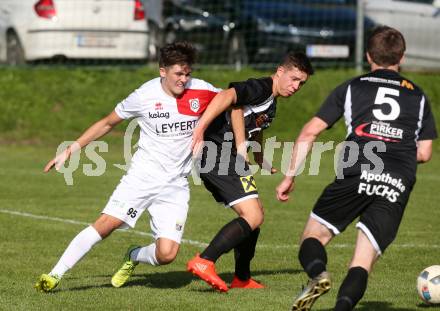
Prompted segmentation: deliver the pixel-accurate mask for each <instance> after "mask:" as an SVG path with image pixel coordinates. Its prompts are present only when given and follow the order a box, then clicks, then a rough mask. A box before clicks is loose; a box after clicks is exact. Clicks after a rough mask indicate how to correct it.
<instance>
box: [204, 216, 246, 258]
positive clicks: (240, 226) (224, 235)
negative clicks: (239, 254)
mask: <svg viewBox="0 0 440 311" xmlns="http://www.w3.org/2000/svg"><path fill="white" fill-rule="evenodd" d="M251 231H252V229H251V227H250V226H249V224H248V223H247V221H246V220H245V219H244V218H241V217H238V218H235V219H234V220H232V221H231V222H230V223H228V224H226V225H225V226H224V227H223V228H221V230H220V231H219V232H218V233H217V235H216V236H215V237H214V238H213V239H212V241H211V243H209V245H208V247H207V248H206V249H205V250H204V251H203V253H202V254H200V257H201V258H204V259H208V260H211V261H214V262H215V261H216V260H217V259H218V258H219V257H220V256H221V255H222V254H224V253H227V252H229V251H230V250H231V249H233V248H234V247H236V246H237V245H238V244H240V243H241V242H242V241H243V240H244V239H246V238H247V237H248V236H249V234H250V233H251Z"/></svg>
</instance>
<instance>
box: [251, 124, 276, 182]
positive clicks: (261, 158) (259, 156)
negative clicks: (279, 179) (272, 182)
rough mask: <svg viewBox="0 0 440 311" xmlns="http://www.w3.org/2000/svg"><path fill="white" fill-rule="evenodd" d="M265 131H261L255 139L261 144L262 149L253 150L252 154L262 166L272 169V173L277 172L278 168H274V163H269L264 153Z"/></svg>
mask: <svg viewBox="0 0 440 311" xmlns="http://www.w3.org/2000/svg"><path fill="white" fill-rule="evenodd" d="M263 137H264V135H263V131H259V132H258V133H257V134H256V135H255V137H254V139H253V140H254V141H255V142H257V143H258V144H259V145H260V146H261V151H259V152H258V151H252V154H253V155H254V160H255V163H257V164H258V165H259V166H260V168H264V169H267V170H270V173H271V174H275V173H276V172H277V169H276V168H273V167H272V165H271V164H270V163H268V162H267V161H266V160H265V159H264V153H263Z"/></svg>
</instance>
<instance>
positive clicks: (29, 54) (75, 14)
mask: <svg viewBox="0 0 440 311" xmlns="http://www.w3.org/2000/svg"><path fill="white" fill-rule="evenodd" d="M147 45H148V26H147V23H146V22H145V11H144V8H143V5H142V2H141V0H74V1H73V0H39V1H37V0H20V1H17V0H1V1H0V61H3V62H5V61H6V62H7V63H9V64H23V63H25V62H26V61H34V60H40V59H50V58H53V57H61V58H72V59H146V58H147V57H148V48H147Z"/></svg>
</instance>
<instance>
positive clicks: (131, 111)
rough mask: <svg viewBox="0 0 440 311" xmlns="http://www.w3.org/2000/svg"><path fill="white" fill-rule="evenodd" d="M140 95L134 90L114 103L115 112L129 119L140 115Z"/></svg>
mask: <svg viewBox="0 0 440 311" xmlns="http://www.w3.org/2000/svg"><path fill="white" fill-rule="evenodd" d="M141 108H142V105H141V97H140V96H139V92H138V91H137V90H136V91H134V92H133V93H131V94H130V95H129V96H128V97H127V98H126V99H124V100H123V101H121V102H120V103H119V104H117V105H116V108H115V112H116V114H117V115H118V116H119V117H121V118H122V119H130V118H135V117H139V116H140V115H141Z"/></svg>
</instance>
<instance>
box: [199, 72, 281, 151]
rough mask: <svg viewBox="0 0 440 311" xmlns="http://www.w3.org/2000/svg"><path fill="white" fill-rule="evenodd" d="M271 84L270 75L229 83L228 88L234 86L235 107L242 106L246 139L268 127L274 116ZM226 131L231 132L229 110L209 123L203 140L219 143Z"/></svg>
mask: <svg viewBox="0 0 440 311" xmlns="http://www.w3.org/2000/svg"><path fill="white" fill-rule="evenodd" d="M272 85H273V80H272V78H271V77H266V78H260V79H249V80H247V81H242V82H232V83H230V84H229V88H234V89H235V92H236V94H237V102H236V103H235V107H243V113H244V121H245V128H246V133H247V135H248V137H247V138H248V139H251V138H252V137H253V136H254V135H255V134H256V133H258V132H259V131H261V130H263V129H266V128H268V127H269V126H270V124H271V123H272V120H273V118H274V117H275V111H276V98H275V97H274V96H273V94H272ZM227 132H232V124H231V112H230V111H225V112H223V113H222V114H221V115H219V116H218V117H217V118H216V119H215V120H214V121H213V122H212V123H211V125H210V126H209V127H208V129H207V130H206V132H205V140H209V141H214V142H216V143H219V144H221V143H222V142H223V140H224V134H225V133H227ZM234 147H235V146H234Z"/></svg>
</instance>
